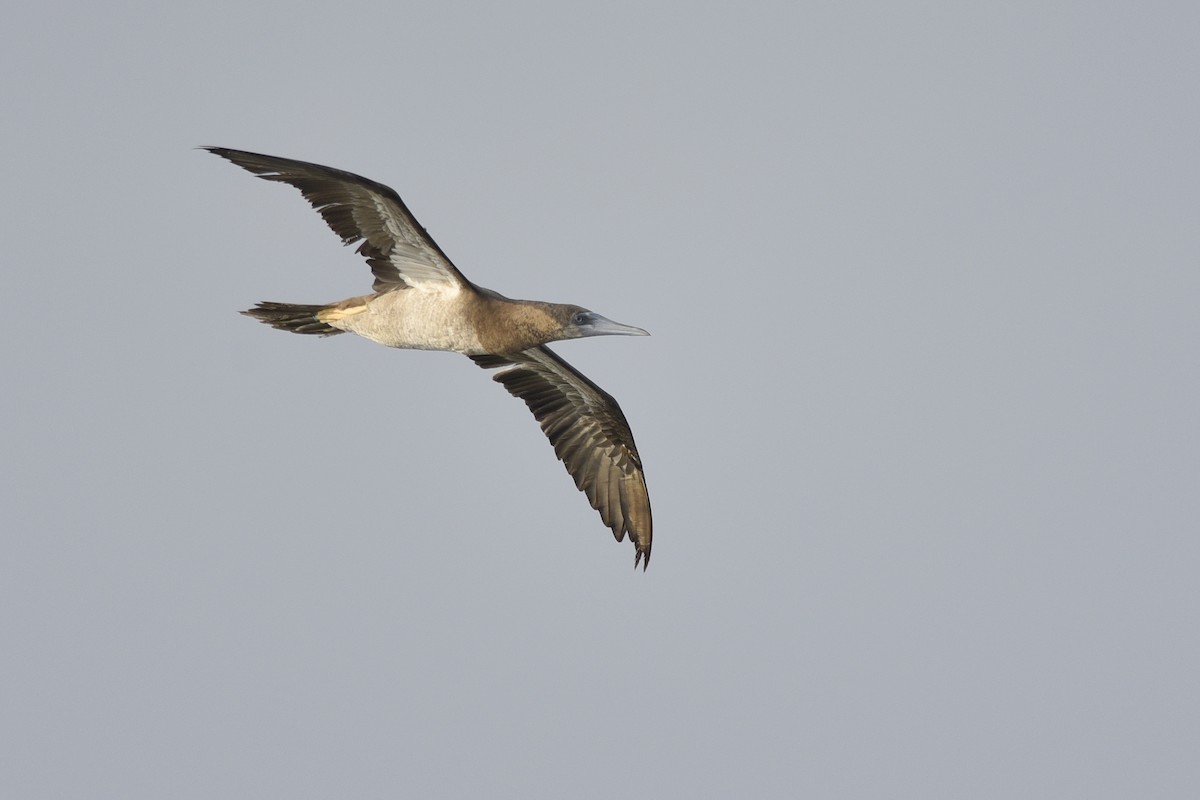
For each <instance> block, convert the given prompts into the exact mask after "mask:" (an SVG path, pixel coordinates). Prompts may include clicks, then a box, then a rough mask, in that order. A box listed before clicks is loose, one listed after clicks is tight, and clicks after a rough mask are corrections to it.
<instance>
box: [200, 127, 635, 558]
mask: <svg viewBox="0 0 1200 800" xmlns="http://www.w3.org/2000/svg"><path fill="white" fill-rule="evenodd" d="M203 149H205V150H208V151H209V152H211V153H214V154H216V155H218V156H221V157H222V158H224V159H227V160H229V161H231V162H233V163H234V164H236V165H237V166H239V167H241V168H242V169H245V170H247V171H249V172H251V173H253V174H255V175H257V176H258V177H260V178H262V179H263V180H268V181H278V182H281V183H288V184H291V185H292V186H294V187H296V188H297V189H299V190H300V192H301V194H303V195H304V197H305V199H306V200H308V202H309V203H311V204H312V206H313V208H314V209H316V211H317V213H319V214H320V215H321V216H322V217H323V218H324V219H325V222H326V223H327V224H328V225H329V227H330V228H332V229H333V232H334V233H336V234H337V235H338V236H339V237H340V238H341V240H342V243H343V244H347V245H350V244H354V243H356V242H358V243H360V244H359V245H358V252H359V253H360V254H361V255H362V256H364V257H365V258H366V260H367V264H368V265H370V267H371V272H372V273H373V274H374V276H375V283H374V286H373V287H372V289H373V291H372V292H371V294H366V295H361V296H358V297H351V298H349V299H346V300H339V301H337V302H334V303H328V304H326V305H299V304H294V303H274V302H263V303H259V304H257V305H256V306H255V307H254V308H252V309H250V310H248V311H243V312H242V313H243V314H246V315H248V316H251V317H254V318H255V319H257V320H259V321H261V322H264V323H266V324H268V325H270V326H272V327H274V328H279V329H280V330H285V331H290V332H292V333H306V334H317V335H321V336H333V335H336V334H339V333H346V332H350V333H356V334H358V335H359V336H362V337H363V338H366V339H370V340H371V341H373V342H379V343H380V344H384V345H387V346H388V347H400V348H408V349H416V350H449V351H452V352H455V353H462V354H463V355H466V356H468V357H469V358H471V360H473V361H474V362H475V363H476V364H478V365H479V366H481V367H483V368H484V369H495V370H497V371H496V373H495V375H494V376H493V379H494V380H495V381H497V382H498V383H500V384H502V385H503V386H504V388H505V389H507V390H508V392H509V393H510V394H512V395H513V396H514V397H517V398H520V399H521V400H524V401H525V404H526V405H527V406H528V407H529V410H530V411H532V412H533V415H534V417H536V418H537V421H538V422H539V423H540V424H541V427H542V431H543V432H544V433H545V434H546V436H547V437H548V438H549V439H550V443H551V444H552V445H553V446H554V452H555V454H557V456H558V458H559V459H560V460H561V461H562V462H563V464H564V465H565V466H566V468H567V472H568V473H570V475H571V477H572V478H573V479H574V480H575V485H576V486H577V487H578V488H579V490H580V491H582V492H583V493H584V494H585V495H587V498H588V501H589V502H590V503H591V505H592V508H594V509H596V510H597V511H598V512H600V518H601V519H602V520H604V524H605V525H607V526H608V527H609V528H610V529H611V530H612V532H613V535H614V536H616V538H617V541H618V542H619V541H622V540H623V539H624V538H625V536H626V534H628V535H629V539H630V541H632V542H633V546H634V548H635V550H636V552H635V554H634V561H633V566H634V568H635V569H636V568H637V566H638V565H639V564H641V566H642V569H643V570H645V569H646V567H647V566H648V565H649V563H650V544H651V539H652V527H653V526H652V523H651V518H650V496H649V494H648V493H647V491H646V479H645V476H644V475H643V474H642V460H641V458H640V457H639V456H638V451H637V446H636V445H635V444H634V443H633V433H632V432H631V431H630V429H629V423H628V422H626V421H625V415H624V414H623V413H621V407H620V406H618V405H617V401H616V400H614V399H613V397H612V396H611V395H610V394H608V393H607V392H605V391H604V390H603V389H601V388H600V387H599V386H597V385H596V384H594V383H592V382H591V381H590V380H588V379H587V378H586V377H585V376H584V375H583V374H582V373H580V372H579V371H578V370H576V369H575V368H574V367H572V366H571V365H570V364H568V363H567V362H566V361H564V360H563V359H562V358H560V357H559V356H557V355H555V353H554V352H553V351H551V350H550V348H548V347H547V346H546V345H547V343H549V342H555V341H559V340H562V339H579V338H582V337H585V336H605V335H625V336H648V335H649V334H648V333H647V332H646V331H644V330H642V329H641V328H635V327H633V326H631V325H622V324H620V323H618V322H613V321H612V320H610V319H607V318H605V317H602V316H600V315H599V314H597V313H595V312H594V311H589V310H587V309H586V308H581V307H580V306H574V305H564V304H561V303H544V302H540V301H536V300H510V299H509V298H507V297H504V296H503V295H501V294H499V293H497V292H494V291H492V290H491V289H484V288H483V287H481V286H476V285H475V284H473V283H471V281H469V280H467V278H466V277H465V276H464V275H463V274H462V273H461V272H459V271H458V268H457V267H455V266H454V264H453V263H451V261H450V259H449V258H447V257H446V254H445V253H443V252H442V249H441V248H440V247H438V245H437V243H436V242H434V241H433V239H432V238H431V237H430V236H429V234H428V233H426V232H425V229H424V228H422V227H421V225H420V223H418V222H417V220H416V218H415V217H413V215H412V212H410V211H409V210H408V207H407V206H406V205H404V201H403V200H401V199H400V196H399V195H398V194H396V192H394V191H393V190H392V189H389V188H388V187H387V186H384V185H383V184H381V183H375V182H374V181H371V180H368V179H366V178H363V177H360V176H358V175H354V174H352V173H349V172H343V171H342V170H339V169H333V168H331V167H323V166H320V165H319V164H310V163H307V162H304V161H294V160H292V159H288V158H277V157H275V156H266V155H260V154H257V153H247V152H244V151H241V150H230V149H228V148H224V147H206V148H203Z"/></svg>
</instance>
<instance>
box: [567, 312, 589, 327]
mask: <svg viewBox="0 0 1200 800" xmlns="http://www.w3.org/2000/svg"><path fill="white" fill-rule="evenodd" d="M587 321H588V312H586V311H576V312H575V316H573V317H571V324H572V325H585V324H587Z"/></svg>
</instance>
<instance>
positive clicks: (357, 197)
mask: <svg viewBox="0 0 1200 800" xmlns="http://www.w3.org/2000/svg"><path fill="white" fill-rule="evenodd" d="M204 149H205V150H208V151H209V152H210V153H215V154H216V155H219V156H221V157H222V158H225V159H228V160H229V161H232V162H233V163H234V164H237V165H238V166H239V167H241V168H243V169H245V170H247V171H249V172H253V173H254V174H255V175H257V176H258V177H260V178H262V179H263V180H268V181H280V182H282V183H290V184H291V185H292V186H295V187H296V188H297V189H299V190H300V191H301V193H303V195H304V197H305V198H306V199H307V200H308V202H309V203H311V204H312V206H313V208H315V209H316V210H317V211H318V212H320V214H321V216H322V217H324V218H325V222H327V223H328V224H329V227H330V228H332V229H333V232H334V233H336V234H337V235H338V236H340V237H341V239H342V243H343V244H353V243H354V242H357V241H359V240H362V244H361V245H359V247H358V252H360V253H362V254H363V255H364V256H365V257H366V259H367V263H368V264H370V265H371V272H372V273H374V275H375V291H376V292H382V291H385V290H387V289H396V288H400V287H403V286H411V285H414V284H418V283H422V282H436V283H454V284H458V285H460V286H470V282H469V281H468V280H467V279H466V278H465V277H463V274H462V273H461V272H459V271H458V269H457V268H456V267H455V266H454V264H452V263H451V262H450V259H449V258H447V257H446V254H445V253H443V252H442V249H441V248H440V247H438V246H437V243H436V242H434V241H433V239H432V238H430V236H429V234H428V233H426V232H425V229H424V228H422V227H421V225H420V223H419V222H417V220H416V218H415V217H413V215H412V212H411V211H409V210H408V207H407V206H405V205H404V201H403V200H401V199H400V196H399V195H398V194H396V193H395V192H394V191H392V190H391V189H389V188H388V187H386V186H384V185H383V184H382V183H375V181H371V180H367V179H366V178H363V177H361V176H359V175H354V174H353V173H350V172H343V171H342V170H340V169H333V168H332V167H322V166H321V165H320V164H309V163H307V162H305V161H293V160H292V159H290V158H276V157H275V156H264V155H259V154H258V153H247V152H244V151H242V150H230V149H228V148H225V147H206V148H204Z"/></svg>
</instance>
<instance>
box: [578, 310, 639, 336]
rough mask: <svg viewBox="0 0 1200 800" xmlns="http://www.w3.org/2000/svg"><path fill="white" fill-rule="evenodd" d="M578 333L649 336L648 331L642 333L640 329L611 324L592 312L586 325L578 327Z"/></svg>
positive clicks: (606, 318) (585, 334)
mask: <svg viewBox="0 0 1200 800" xmlns="http://www.w3.org/2000/svg"><path fill="white" fill-rule="evenodd" d="M579 330H580V332H581V333H582V334H583V335H584V336H649V335H650V332H649V331H644V330H642V329H641V328H635V327H633V326H632V325H622V324H621V323H619V322H613V321H612V320H611V319H609V318H608V317H602V316H600V315H599V314H597V313H595V312H592V313H591V314H590V315H589V318H588V322H587V324H586V325H581V326H579Z"/></svg>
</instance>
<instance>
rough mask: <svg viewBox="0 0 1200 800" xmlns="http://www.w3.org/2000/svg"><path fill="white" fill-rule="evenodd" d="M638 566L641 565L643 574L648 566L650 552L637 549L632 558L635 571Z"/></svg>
mask: <svg viewBox="0 0 1200 800" xmlns="http://www.w3.org/2000/svg"><path fill="white" fill-rule="evenodd" d="M638 564H641V565H642V572H645V571H646V570H647V568H649V566H650V551H649V550H642V549H641V548H638V551H637V553H635V554H634V556H633V568H634V570H635V571H636V570H637V568H638Z"/></svg>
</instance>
